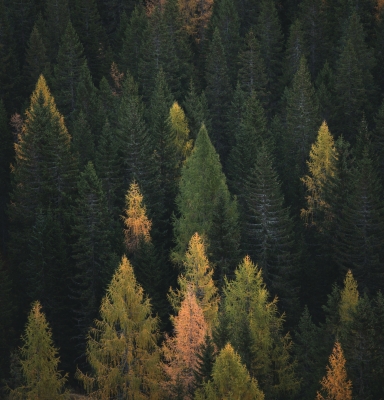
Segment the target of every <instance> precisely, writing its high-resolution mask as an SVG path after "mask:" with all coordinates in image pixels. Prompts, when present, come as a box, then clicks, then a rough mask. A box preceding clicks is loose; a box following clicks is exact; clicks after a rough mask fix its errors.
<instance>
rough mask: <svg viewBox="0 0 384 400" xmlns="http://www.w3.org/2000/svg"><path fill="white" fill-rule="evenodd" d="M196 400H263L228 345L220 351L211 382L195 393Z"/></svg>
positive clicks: (252, 380) (254, 382)
mask: <svg viewBox="0 0 384 400" xmlns="http://www.w3.org/2000/svg"><path fill="white" fill-rule="evenodd" d="M195 398H196V399H197V400H205V399H206V400H218V399H224V398H239V399H240V398H241V399H246V400H248V399H249V400H251V399H252V400H264V393H263V392H262V391H261V390H260V389H259V387H258V384H257V381H256V379H255V378H251V377H250V376H249V372H248V371H247V368H246V367H245V365H243V364H242V362H241V359H240V356H239V355H238V354H237V353H236V352H235V351H234V349H233V347H232V346H231V345H230V344H229V343H228V344H227V345H226V346H225V347H224V349H222V350H221V352H220V353H219V355H218V356H217V359H216V361H215V364H214V365H213V370H212V381H209V382H207V383H206V384H205V385H204V387H203V389H201V390H199V391H198V392H197V395H196V397H195Z"/></svg>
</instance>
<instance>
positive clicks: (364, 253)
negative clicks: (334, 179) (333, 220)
mask: <svg viewBox="0 0 384 400" xmlns="http://www.w3.org/2000/svg"><path fill="white" fill-rule="evenodd" d="M351 185H352V189H351V193H350V195H349V198H348V201H347V203H345V206H344V212H343V214H342V219H341V220H340V222H339V224H340V228H339V231H338V236H337V246H336V248H335V250H336V260H337V262H338V264H339V266H340V267H341V268H343V269H351V270H352V272H353V274H354V276H355V277H356V279H357V281H358V282H359V285H360V286H361V288H362V289H363V290H369V291H370V292H372V293H375V292H376V290H378V289H379V288H381V287H382V284H383V273H382V263H383V255H382V251H381V248H382V243H383V238H384V230H383V229H384V228H383V224H382V217H381V214H382V212H383V208H382V203H381V200H380V199H381V187H380V184H379V181H378V178H377V174H376V171H375V170H374V168H373V164H372V161H371V159H370V158H369V156H368V154H367V152H365V153H364V154H363V158H362V159H361V160H360V161H359V163H358V164H357V167H356V169H355V171H354V176H353V177H352V182H351Z"/></svg>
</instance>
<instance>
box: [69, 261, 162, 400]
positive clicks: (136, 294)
mask: <svg viewBox="0 0 384 400" xmlns="http://www.w3.org/2000/svg"><path fill="white" fill-rule="evenodd" d="M100 317H101V319H100V320H96V322H95V327H94V328H92V329H91V332H90V335H89V338H88V343H87V359H88V362H89V364H90V366H91V368H92V372H91V374H90V375H88V374H83V373H82V372H80V371H77V377H78V379H80V380H82V381H83V383H84V387H85V389H86V390H87V392H88V393H90V394H91V396H93V397H96V398H107V397H111V396H112V397H126V398H130V397H131V398H142V399H158V398H159V383H160V379H161V375H160V368H159V350H158V348H157V344H156V342H157V319H156V318H154V317H152V316H151V304H150V301H149V299H148V298H145V297H144V292H143V289H142V288H141V286H140V285H139V284H138V283H137V281H136V278H135V275H134V273H133V269H132V266H131V265H130V263H129V261H128V260H127V258H126V257H125V256H124V257H123V258H122V260H121V263H120V266H119V268H118V269H117V270H116V272H115V274H114V276H113V278H112V281H111V283H110V285H109V286H108V289H107V293H106V295H105V296H104V298H103V300H102V302H101V307H100Z"/></svg>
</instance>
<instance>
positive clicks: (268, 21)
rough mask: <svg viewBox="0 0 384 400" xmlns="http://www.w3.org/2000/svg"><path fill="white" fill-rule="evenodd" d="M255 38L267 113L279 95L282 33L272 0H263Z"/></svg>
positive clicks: (274, 104) (272, 107)
mask: <svg viewBox="0 0 384 400" xmlns="http://www.w3.org/2000/svg"><path fill="white" fill-rule="evenodd" d="M255 33H256V38H257V39H258V41H259V43H260V52H261V57H262V58H263V60H264V64H265V71H266V74H267V93H270V97H269V101H268V108H267V109H268V115H269V116H270V115H271V113H272V111H273V110H275V109H276V103H277V101H278V100H279V98H280V95H281V88H280V74H281V61H282V54H281V50H282V42H283V40H282V33H281V27H280V21H279V17H278V14H277V10H276V4H275V2H274V1H273V0H263V1H262V2H261V4H260V13H259V15H258V17H257V23H256V31H255Z"/></svg>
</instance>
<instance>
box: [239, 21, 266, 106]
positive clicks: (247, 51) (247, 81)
mask: <svg viewBox="0 0 384 400" xmlns="http://www.w3.org/2000/svg"><path fill="white" fill-rule="evenodd" d="M267 79H268V78H267V73H266V69H265V63H264V60H263V58H262V56H261V47H260V43H259V41H258V40H257V39H256V37H255V34H254V32H253V30H252V29H251V30H250V31H249V32H248V33H247V35H246V36H245V38H244V43H243V47H242V49H241V50H240V52H239V76H238V81H239V83H240V86H241V89H242V90H243V91H244V92H245V93H247V94H251V93H252V92H255V93H256V95H257V97H258V98H259V100H260V102H261V104H262V105H263V106H264V107H267V105H268V99H269V95H270V94H269V93H268V92H267V90H268V89H267V87H268V80H267Z"/></svg>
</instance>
